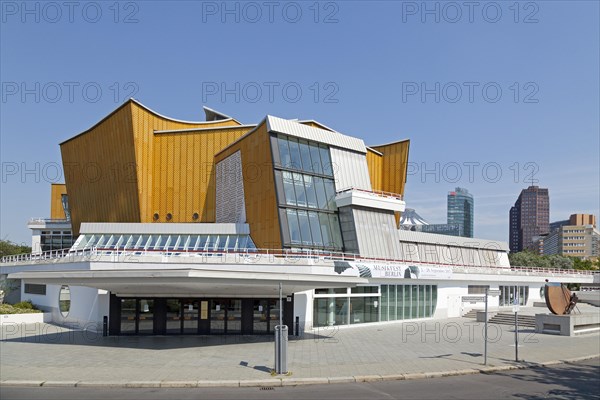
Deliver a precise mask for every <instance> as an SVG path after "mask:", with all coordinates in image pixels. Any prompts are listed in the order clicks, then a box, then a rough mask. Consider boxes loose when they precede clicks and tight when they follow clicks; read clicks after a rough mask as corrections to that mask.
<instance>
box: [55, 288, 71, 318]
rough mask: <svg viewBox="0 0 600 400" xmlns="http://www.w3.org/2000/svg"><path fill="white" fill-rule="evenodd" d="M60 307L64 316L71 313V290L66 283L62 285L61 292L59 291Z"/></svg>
mask: <svg viewBox="0 0 600 400" xmlns="http://www.w3.org/2000/svg"><path fill="white" fill-rule="evenodd" d="M58 309H59V310H60V314H61V315H62V316H63V317H66V316H67V315H69V310H70V309H71V290H70V289H69V287H68V286H66V285H63V286H61V287H60V292H59V293H58Z"/></svg>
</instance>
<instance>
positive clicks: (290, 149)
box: [271, 134, 342, 250]
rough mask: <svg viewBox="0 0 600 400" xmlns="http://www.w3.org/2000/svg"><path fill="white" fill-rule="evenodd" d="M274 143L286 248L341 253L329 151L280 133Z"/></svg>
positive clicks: (321, 145)
mask: <svg viewBox="0 0 600 400" xmlns="http://www.w3.org/2000/svg"><path fill="white" fill-rule="evenodd" d="M271 143H272V148H273V159H274V161H275V184H276V187H277V195H278V199H279V207H280V208H279V215H280V220H281V223H282V231H283V236H284V245H285V246H286V247H301V248H317V249H330V250H341V249H342V235H341V232H340V223H339V219H338V216H337V208H336V206H335V183H334V179H333V168H332V166H331V157H330V154H329V148H328V147H327V146H325V145H323V144H320V143H316V142H309V141H306V140H302V139H297V138H295V137H291V136H286V135H281V134H278V135H276V136H275V135H274V136H272V141H271Z"/></svg>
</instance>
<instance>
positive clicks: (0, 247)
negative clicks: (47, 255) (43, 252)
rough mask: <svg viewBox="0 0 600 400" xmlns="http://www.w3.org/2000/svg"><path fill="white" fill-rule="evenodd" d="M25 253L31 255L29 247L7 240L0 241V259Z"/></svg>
mask: <svg viewBox="0 0 600 400" xmlns="http://www.w3.org/2000/svg"><path fill="white" fill-rule="evenodd" d="M27 253H31V247H29V246H25V245H20V244H16V243H13V242H11V241H9V240H0V257H4V256H12V255H15V254H27Z"/></svg>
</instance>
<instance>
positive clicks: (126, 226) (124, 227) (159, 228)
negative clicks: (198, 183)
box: [80, 222, 250, 235]
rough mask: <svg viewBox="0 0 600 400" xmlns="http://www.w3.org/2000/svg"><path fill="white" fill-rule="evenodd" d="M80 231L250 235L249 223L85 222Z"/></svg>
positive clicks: (83, 232) (82, 232)
mask: <svg viewBox="0 0 600 400" xmlns="http://www.w3.org/2000/svg"><path fill="white" fill-rule="evenodd" d="M80 233H81V234H85V233H103V234H161V235H167V234H171V235H177V234H179V235H249V234H250V227H249V226H248V224H215V223H187V224H186V223H170V222H168V223H112V222H83V223H82V224H81V228H80Z"/></svg>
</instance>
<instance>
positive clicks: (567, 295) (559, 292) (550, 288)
mask: <svg viewBox="0 0 600 400" xmlns="http://www.w3.org/2000/svg"><path fill="white" fill-rule="evenodd" d="M544 292H545V293H544V297H545V298H546V306H547V307H548V309H549V310H550V311H552V314H556V315H564V314H570V313H571V311H572V310H573V308H574V307H575V305H576V304H577V300H578V298H577V295H576V294H571V291H570V290H569V289H567V287H566V286H564V285H562V284H560V283H546V286H545V290H544Z"/></svg>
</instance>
